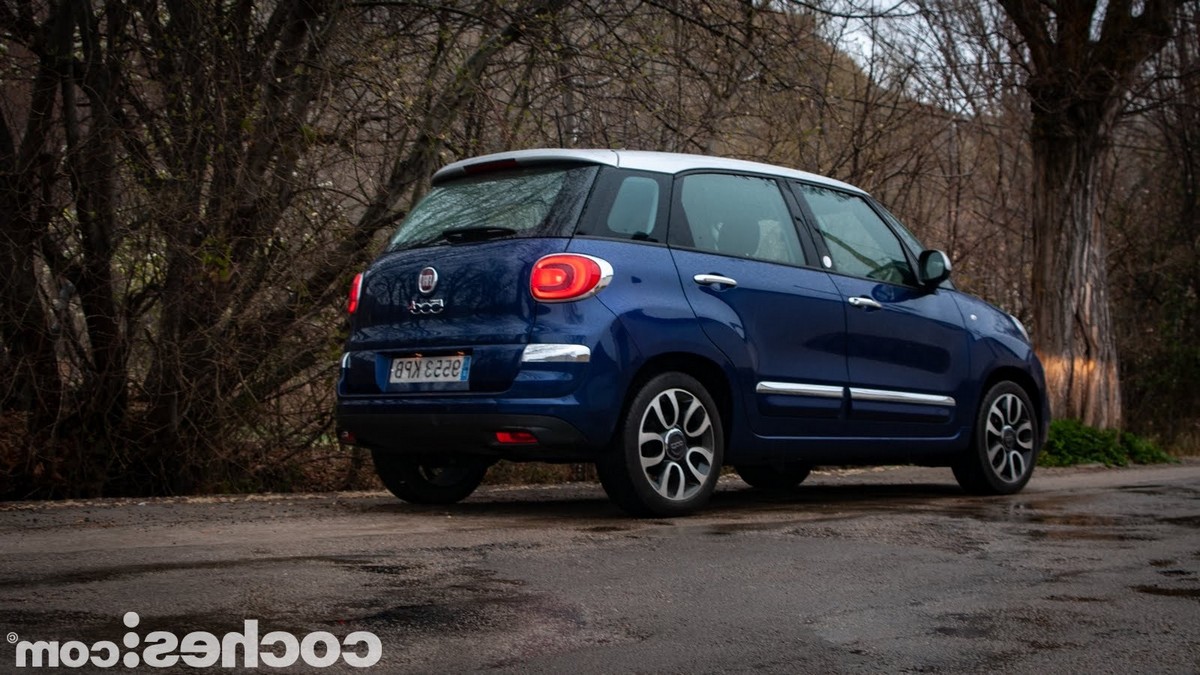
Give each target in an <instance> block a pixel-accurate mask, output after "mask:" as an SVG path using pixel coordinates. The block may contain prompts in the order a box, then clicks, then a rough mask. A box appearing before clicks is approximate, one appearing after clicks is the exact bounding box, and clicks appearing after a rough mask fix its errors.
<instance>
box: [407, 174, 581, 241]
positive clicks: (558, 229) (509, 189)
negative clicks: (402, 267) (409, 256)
mask: <svg viewBox="0 0 1200 675" xmlns="http://www.w3.org/2000/svg"><path fill="white" fill-rule="evenodd" d="M595 175H596V168H595V167H576V168H535V169H518V170H515V171H501V172H496V173H488V174H483V175H480V176H470V177H467V178H460V179H455V180H452V181H447V182H445V183H441V184H438V185H435V186H434V188H433V189H432V190H430V192H429V194H428V195H426V196H425V198H424V199H422V200H421V201H420V203H418V204H417V206H416V208H414V209H413V210H412V213H410V214H409V215H408V217H407V218H405V219H404V222H403V223H401V224H400V227H399V229H397V230H396V234H395V235H393V236H392V240H391V243H390V245H389V246H388V250H392V251H395V250H400V249H406V248H416V247H420V246H430V245H434V244H442V243H451V244H454V243H463V242H470V241H479V240H484V239H496V238H501V237H510V236H517V237H563V236H570V234H571V230H572V228H573V227H574V225H575V221H576V220H577V219H578V217H579V211H580V210H581V208H582V202H583V200H584V199H585V198H586V196H587V191H588V188H590V186H591V181H592V179H593V178H594V177H595Z"/></svg>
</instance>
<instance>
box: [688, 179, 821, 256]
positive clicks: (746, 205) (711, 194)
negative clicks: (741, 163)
mask: <svg viewBox="0 0 1200 675" xmlns="http://www.w3.org/2000/svg"><path fill="white" fill-rule="evenodd" d="M678 185H679V187H678V188H677V189H678V199H679V207H680V209H679V211H678V212H679V219H678V221H677V223H676V225H675V226H673V228H672V230H671V231H672V239H671V243H672V244H675V245H677V246H685V247H688V248H695V249H699V250H701V251H708V252H711V253H718V254H721V255H728V256H735V257H739V258H753V259H756V260H765V261H767V262H775V263H784V264H789V265H802V264H804V254H803V251H802V249H801V248H800V240H799V238H798V237H797V235H796V228H795V226H794V225H793V224H792V216H791V212H790V211H789V210H788V207H787V204H786V203H785V202H784V200H783V195H782V194H781V193H780V191H779V184H778V183H776V182H775V181H774V180H771V179H769V178H760V177H758V176H737V175H732V174H716V173H712V174H704V173H701V174H690V175H687V176H684V177H683V178H681V179H679V183H678Z"/></svg>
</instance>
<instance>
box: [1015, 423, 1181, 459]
mask: <svg viewBox="0 0 1200 675" xmlns="http://www.w3.org/2000/svg"><path fill="white" fill-rule="evenodd" d="M1174 461H1175V460H1174V459H1173V458H1172V457H1171V456H1170V455H1168V454H1167V453H1166V451H1164V450H1163V449H1162V448H1160V447H1159V446H1158V445H1157V444H1156V443H1155V442H1154V441H1151V440H1150V439H1147V438H1143V437H1141V436H1138V435H1136V434H1131V433H1129V432H1127V431H1117V430H1115V429H1097V428H1095V427H1089V426H1087V425H1086V424H1084V423H1082V422H1080V421H1079V420H1054V421H1053V422H1051V423H1050V436H1049V437H1048V438H1047V439H1046V445H1045V447H1043V448H1042V454H1041V455H1040V456H1039V457H1038V465H1039V466H1075V465H1077V464H1103V465H1105V466H1127V465H1129V464H1165V463H1169V462H1174Z"/></svg>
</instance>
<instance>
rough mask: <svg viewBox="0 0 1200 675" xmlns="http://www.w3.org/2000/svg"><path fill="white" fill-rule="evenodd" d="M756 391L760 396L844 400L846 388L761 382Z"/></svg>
mask: <svg viewBox="0 0 1200 675" xmlns="http://www.w3.org/2000/svg"><path fill="white" fill-rule="evenodd" d="M754 391H755V392H756V393H759V394H782V395H783V396H814V397H816V398H842V396H843V394H844V391H845V387H839V386H833V385H828V384H801V383H799V382H759V383H758V385H757V386H755V387H754Z"/></svg>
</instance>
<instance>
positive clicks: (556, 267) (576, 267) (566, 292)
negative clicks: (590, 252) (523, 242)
mask: <svg viewBox="0 0 1200 675" xmlns="http://www.w3.org/2000/svg"><path fill="white" fill-rule="evenodd" d="M610 279H612V266H610V265H609V264H608V263H607V262H605V261H603V260H601V259H599V258H593V257H591V256H586V255H577V254H573V253H561V254H556V255H548V256H546V257H544V258H542V259H541V260H538V261H537V262H536V263H534V264H533V273H532V274H531V275H530V277H529V292H530V293H531V294H533V297H534V299H535V300H541V301H542V302H565V301H567V300H579V299H582V298H585V297H588V296H590V295H594V294H596V293H597V292H599V291H600V289H602V288H604V286H605V285H607V284H608V282H609V280H610Z"/></svg>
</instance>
